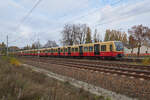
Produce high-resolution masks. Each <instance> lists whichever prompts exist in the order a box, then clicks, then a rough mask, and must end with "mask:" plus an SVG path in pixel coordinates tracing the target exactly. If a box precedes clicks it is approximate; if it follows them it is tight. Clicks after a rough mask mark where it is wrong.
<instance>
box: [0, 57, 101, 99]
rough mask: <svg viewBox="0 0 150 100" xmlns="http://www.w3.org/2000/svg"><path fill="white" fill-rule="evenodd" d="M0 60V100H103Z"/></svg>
mask: <svg viewBox="0 0 150 100" xmlns="http://www.w3.org/2000/svg"><path fill="white" fill-rule="evenodd" d="M7 60H8V59H7V58H5V59H3V60H0V99H1V100H103V99H100V97H97V96H94V95H91V94H89V93H88V92H85V91H83V90H82V89H77V88H74V87H72V86H71V85H70V84H69V83H68V82H65V83H62V82H59V81H57V80H55V79H51V78H48V77H46V76H45V75H43V74H42V73H37V72H33V71H32V70H30V69H27V68H24V67H21V66H20V67H16V66H15V65H12V64H10V63H8V61H7Z"/></svg>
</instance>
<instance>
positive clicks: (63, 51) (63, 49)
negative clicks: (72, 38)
mask: <svg viewBox="0 0 150 100" xmlns="http://www.w3.org/2000/svg"><path fill="white" fill-rule="evenodd" d="M63 54H64V56H65V48H63Z"/></svg>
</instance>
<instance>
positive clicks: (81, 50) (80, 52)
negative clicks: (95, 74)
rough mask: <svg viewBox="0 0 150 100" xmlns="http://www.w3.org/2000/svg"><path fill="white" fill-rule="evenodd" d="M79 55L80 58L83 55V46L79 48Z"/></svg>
mask: <svg viewBox="0 0 150 100" xmlns="http://www.w3.org/2000/svg"><path fill="white" fill-rule="evenodd" d="M79 54H80V56H82V55H83V46H79Z"/></svg>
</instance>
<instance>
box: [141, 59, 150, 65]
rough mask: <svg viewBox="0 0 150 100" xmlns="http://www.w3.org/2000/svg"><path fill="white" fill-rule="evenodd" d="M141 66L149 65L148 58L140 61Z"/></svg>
mask: <svg viewBox="0 0 150 100" xmlns="http://www.w3.org/2000/svg"><path fill="white" fill-rule="evenodd" d="M142 64H143V65H150V58H144V59H143V61H142Z"/></svg>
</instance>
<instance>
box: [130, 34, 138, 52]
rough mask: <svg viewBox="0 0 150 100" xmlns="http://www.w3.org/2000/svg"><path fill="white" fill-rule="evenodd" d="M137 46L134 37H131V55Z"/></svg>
mask: <svg viewBox="0 0 150 100" xmlns="http://www.w3.org/2000/svg"><path fill="white" fill-rule="evenodd" d="M136 46H137V42H136V40H135V39H134V37H133V36H132V35H130V36H129V48H131V49H132V51H131V53H133V48H135V47H136Z"/></svg>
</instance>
